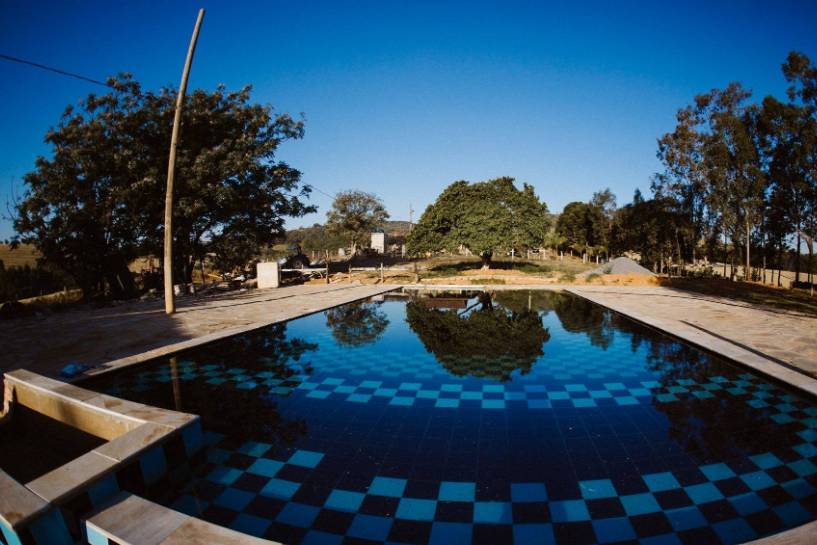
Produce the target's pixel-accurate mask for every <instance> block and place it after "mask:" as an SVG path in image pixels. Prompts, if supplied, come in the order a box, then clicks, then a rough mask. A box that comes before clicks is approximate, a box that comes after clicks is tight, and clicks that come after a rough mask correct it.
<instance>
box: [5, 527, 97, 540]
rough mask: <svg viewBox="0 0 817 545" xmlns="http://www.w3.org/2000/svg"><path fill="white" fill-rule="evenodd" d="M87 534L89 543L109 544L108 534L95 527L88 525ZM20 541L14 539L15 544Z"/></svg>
mask: <svg viewBox="0 0 817 545" xmlns="http://www.w3.org/2000/svg"><path fill="white" fill-rule="evenodd" d="M85 534H86V537H87V538H88V545H109V544H108V536H106V535H103V534H101V533H99V532H97V531H96V530H95V529H93V528H91V527H88V526H86V527H85ZM18 543H20V542H19V541H13V542H12V544H13V545H17V544H18Z"/></svg>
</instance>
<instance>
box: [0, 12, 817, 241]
mask: <svg viewBox="0 0 817 545" xmlns="http://www.w3.org/2000/svg"><path fill="white" fill-rule="evenodd" d="M200 6H203V7H205V8H206V9H207V15H206V16H205V21H204V26H203V28H202V34H201V37H200V41H199V47H198V50H197V52H196V59H195V62H194V66H193V71H192V75H191V83H190V84H191V87H202V88H206V89H212V88H213V87H214V86H215V85H216V84H218V83H220V82H221V83H225V84H226V85H227V86H228V87H230V88H238V87H240V86H241V85H244V84H246V83H251V84H253V85H254V88H255V98H256V100H258V101H261V102H267V103H271V104H273V105H274V106H275V107H276V108H277V109H279V110H282V111H287V112H290V113H294V114H297V113H298V112H303V113H304V114H305V116H306V123H307V125H306V137H305V138H304V139H303V140H301V141H297V142H294V143H291V144H287V145H286V146H285V147H283V148H282V149H281V152H280V158H281V159H283V160H286V161H288V162H289V163H290V164H291V165H292V166H294V167H296V168H298V169H300V170H301V171H302V172H303V173H304V180H305V181H306V182H307V183H310V184H314V185H315V186H316V187H317V188H320V189H321V190H323V191H324V192H326V193H330V194H333V193H334V192H336V191H338V190H340V189H345V188H359V189H363V190H366V191H372V192H375V193H377V194H378V195H380V196H381V197H382V198H383V199H384V201H385V203H386V205H387V207H388V209H389V211H390V212H391V214H392V217H394V218H396V219H406V218H407V216H408V203H409V202H411V203H413V205H414V208H415V210H417V211H418V214H419V212H421V211H422V210H423V209H424V207H425V206H426V205H428V204H429V203H430V202H431V201H433V199H434V198H435V197H436V196H437V194H438V193H439V192H440V191H441V190H442V189H443V188H444V187H445V186H446V185H447V184H449V183H450V182H452V181H454V180H457V179H468V180H472V181H476V180H483V179H487V178H491V177H495V176H500V175H510V176H514V177H516V178H517V179H518V180H522V181H527V182H529V183H532V184H533V185H534V186H535V187H536V189H537V191H538V193H539V195H540V196H541V197H542V198H543V199H544V200H545V201H546V202H547V203H548V205H549V207H550V209H551V210H552V211H560V210H561V209H562V207H563V206H564V205H565V204H566V203H568V202H570V201H573V200H587V199H588V198H589V197H590V196H591V194H592V193H593V191H594V190H596V189H599V188H602V187H605V186H609V187H611V188H612V189H613V191H614V192H615V193H616V194H617V195H618V196H619V201H620V202H626V201H629V199H630V198H631V196H632V193H633V190H634V189H635V188H636V187H639V188H641V189H642V190H646V189H647V188H648V187H649V178H650V176H651V174H652V173H654V172H655V171H656V170H658V169H659V164H658V162H657V160H656V159H655V151H656V143H655V140H656V137H657V136H658V135H660V134H662V133H663V132H666V131H668V130H670V129H671V128H672V127H673V121H674V114H675V111H676V110H677V109H678V108H679V107H681V106H683V105H684V104H686V103H688V102H689V101H690V100H691V98H692V96H693V95H694V94H696V93H699V92H702V91H706V90H709V89H710V88H712V87H718V86H724V85H726V84H727V83H728V82H729V81H731V80H739V81H741V82H743V83H744V84H745V85H747V86H748V87H750V88H751V89H753V90H754V92H755V94H756V95H757V96H758V97H760V96H763V95H765V94H769V93H773V94H777V95H780V96H782V94H783V92H784V90H785V86H786V85H785V81H784V80H783V77H782V75H781V73H780V64H781V63H782V62H783V60H784V59H785V57H786V54H787V53H788V51H790V50H792V49H797V50H800V51H802V52H804V53H806V54H808V55H809V56H811V57H812V59H817V30H815V29H817V2H813V1H801V2H774V3H772V2H768V1H763V2H754V3H753V2H749V1H737V0H735V1H732V2H714V1H710V2H687V1H684V2H658V1H644V2H632V3H630V2H598V3H596V2H563V3H562V2H559V3H549V2H544V1H539V2H491V3H480V2H476V1H470V2H462V3H454V2H451V3H446V4H445V5H441V3H439V2H427V3H426V2H416V1H414V2H409V1H406V2H388V1H377V2H361V1H355V2H338V1H333V2H310V1H295V0H290V1H286V2H283V1H264V2H209V1H201V2H195V3H190V2H186V1H173V2H158V1H156V2H138V1H129V2H99V3H95V2H78V1H72V0H62V1H54V2H45V1H36V2H28V1H23V0H0V52H2V53H6V54H9V55H14V56H19V57H24V58H27V59H31V60H34V61H37V62H41V63H44V64H50V65H54V66H57V67H60V68H64V69H66V70H71V71H76V72H80V73H82V74H85V75H88V76H90V77H94V78H98V79H104V78H105V77H106V76H107V75H110V74H115V73H117V72H120V71H129V72H132V73H134V75H135V76H136V78H137V79H138V80H140V81H141V82H142V83H143V84H144V85H145V86H147V87H151V88H153V87H158V86H160V85H164V84H177V82H178V79H179V76H180V73H181V68H182V63H183V61H184V54H185V51H186V47H187V42H188V40H189V38H190V32H191V29H192V25H193V22H194V20H195V15H196V8H197V7H200ZM91 91H99V89H98V88H95V87H94V86H92V85H90V84H86V83H83V82H79V81H75V80H71V79H68V78H64V77H60V76H57V75H55V74H50V73H47V72H42V71H39V70H36V69H34V68H30V67H27V66H20V65H15V64H9V63H7V62H3V61H0V197H3V199H2V200H3V201H4V200H5V196H6V195H7V194H8V193H9V192H10V187H11V184H12V183H13V182H12V181H13V180H16V183H17V189H18V192H19V190H20V189H21V184H20V179H21V177H22V176H23V175H24V174H25V173H26V172H27V171H29V170H31V169H32V167H33V164H34V159H35V157H36V156H37V155H41V154H47V153H49V150H48V149H47V148H46V147H45V146H44V145H43V143H42V138H43V135H44V134H45V132H46V130H47V129H48V128H49V127H50V126H52V125H54V124H55V123H56V121H57V120H58V119H59V116H60V114H61V112H62V110H63V109H64V107H65V106H66V105H67V104H69V103H74V102H76V100H77V99H79V98H80V97H82V96H84V95H85V94H87V93H88V92H91ZM313 195H314V199H313V200H314V202H315V203H316V204H318V205H319V207H320V212H319V213H318V214H316V215H312V216H309V217H307V218H303V219H298V220H294V221H290V223H289V225H290V226H297V225H302V224H311V223H312V222H313V221H323V218H324V214H325V212H326V209H327V207H328V205H329V202H330V199H329V198H328V197H325V196H324V195H322V194H320V193H318V192H315V193H314V194H313ZM416 217H417V216H416V215H415V218H416ZM10 234H11V228H10V225H9V223H8V222H7V221H0V238H5V237H7V236H10Z"/></svg>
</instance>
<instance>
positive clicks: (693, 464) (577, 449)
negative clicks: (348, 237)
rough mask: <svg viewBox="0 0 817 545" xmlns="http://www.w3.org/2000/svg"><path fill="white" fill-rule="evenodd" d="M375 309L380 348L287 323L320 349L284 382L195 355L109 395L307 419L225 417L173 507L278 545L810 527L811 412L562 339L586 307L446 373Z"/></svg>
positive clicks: (618, 331) (599, 539) (701, 371)
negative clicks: (523, 354) (537, 334)
mask: <svg viewBox="0 0 817 545" xmlns="http://www.w3.org/2000/svg"><path fill="white" fill-rule="evenodd" d="M390 305H391V306H390V307H389V304H387V305H383V306H384V308H388V309H389V312H390V313H389V317H390V319H391V323H392V325H391V326H389V328H388V329H386V332H385V333H384V338H383V339H382V340H381V341H372V342H369V343H368V344H366V343H364V344H361V345H357V346H353V347H350V346H342V345H341V344H340V343H337V342H335V339H334V337H333V335H332V334H331V333H330V332H329V331H327V330H326V329H325V328H323V316H320V315H317V316H313V317H309V318H304V319H301V320H298V321H296V322H292V323H290V324H289V325H288V329H287V339H290V340H295V339H304V340H305V341H308V342H309V343H313V344H314V345H316V346H317V347H318V348H317V349H316V350H314V351H312V352H307V353H304V354H301V356H300V357H299V358H296V359H295V360H290V361H289V366H288V368H289V369H290V370H291V371H290V372H288V373H285V374H282V373H281V372H280V369H278V368H276V367H275V366H274V365H268V364H267V363H265V362H264V360H263V358H258V360H257V361H255V360H254V359H252V358H249V359H248V358H247V357H246V356H243V355H242V356H235V358H234V359H235V361H231V360H230V358H229V357H228V358H227V359H226V360H225V359H224V355H223V354H224V351H220V352H217V353H209V352H201V351H200V352H198V353H194V354H191V355H190V356H187V355H184V357H180V358H179V360H178V362H176V364H175V368H174V369H173V370H170V369H169V367H168V366H166V365H165V366H162V365H155V366H153V367H148V368H142V369H139V370H134V372H132V373H130V374H129V375H123V376H121V377H120V378H119V379H117V380H116V381H114V382H112V383H111V384H109V385H108V386H107V389H108V391H111V392H114V393H118V394H120V395H122V396H124V397H129V396H130V397H136V398H139V399H150V400H153V401H154V402H157V400H159V399H172V398H171V397H170V396H168V395H167V394H165V395H166V396H167V397H165V398H158V397H152V398H151V397H150V396H154V395H157V393H158V392H166V393H169V392H170V391H171V384H172V383H173V382H174V381H175V382H176V383H177V387H178V388H181V393H182V396H181V397H182V398H183V399H184V398H185V395H190V394H186V392H191V393H192V394H193V396H192V397H193V398H194V399H195V400H196V402H201V403H202V405H200V409H201V410H209V405H208V403H207V400H208V399H214V398H216V396H217V398H219V399H230V398H231V396H237V397H236V399H239V400H245V399H248V397H247V396H250V398H251V399H257V400H261V401H263V403H264V404H263V405H262V406H261V407H255V406H253V407H254V409H253V410H261V411H266V412H267V413H268V414H267V415H266V416H265V417H264V418H270V416H269V415H274V417H273V420H275V419H280V420H281V421H286V422H292V423H297V422H302V423H303V424H304V427H305V428H306V431H305V432H304V433H303V435H301V436H298V437H295V438H285V437H283V436H281V435H280V431H279V427H280V425H279V424H276V426H275V427H274V428H273V432H272V433H270V432H269V431H264V430H263V429H261V428H262V427H263V425H264V423H265V420H264V419H263V418H258V422H257V424H256V425H257V426H258V427H259V430H258V431H257V432H255V433H253V432H249V433H243V434H238V433H236V432H235V431H233V429H232V428H233V427H234V424H235V422H230V421H229V420H227V419H225V422H223V423H220V424H219V425H220V431H221V433H216V432H214V431H211V432H210V433H208V434H207V442H208V445H209V446H208V450H207V461H206V463H204V464H202V465H201V466H200V467H199V468H198V471H197V478H196V479H194V480H193V481H191V482H189V483H188V484H187V485H186V486H185V487H184V488H183V490H181V491H180V492H179V493H178V494H176V497H175V498H174V499H173V500H172V502H171V504H172V506H173V507H175V508H177V509H179V510H181V511H184V512H186V513H189V514H192V515H195V516H199V517H202V518H205V519H206V520H209V521H211V522H215V523H218V524H221V525H224V526H228V527H232V528H235V529H239V530H241V531H244V532H247V533H250V534H253V535H257V536H262V537H266V538H270V539H273V540H276V541H280V542H283V543H288V544H301V543H304V544H313V543H318V544H319V543H343V544H361V543H404V544H420V545H423V544H432V543H434V544H436V543H440V544H442V543H444V544H446V545H450V544H456V543H491V544H497V543H515V544H529V543H549V544H551V543H552V544H576V545H581V544H593V543H618V544H623V543H630V544H632V543H639V544H644V545H649V544H653V545H655V544H665V543H666V544H670V543H673V544H685V545H707V544H713V545H723V544H726V545H731V544H734V543H741V542H744V541H746V540H750V539H754V538H757V537H761V536H765V535H769V534H771V533H775V532H778V531H781V530H783V529H786V528H791V527H793V526H797V525H799V524H802V523H803V522H807V521H810V520H814V519H815V518H817V405H815V404H814V402H813V401H812V400H808V399H805V398H802V397H800V396H798V395H796V394H794V393H792V392H791V391H789V390H787V389H785V388H783V387H781V386H779V385H777V384H775V383H772V382H769V381H767V380H764V379H763V378H762V377H759V376H757V375H754V374H752V373H748V372H745V371H744V370H741V369H740V368H737V367H733V366H731V365H729V364H726V363H725V362H722V361H720V360H717V359H716V358H713V357H711V356H708V355H706V354H703V353H701V352H698V351H696V350H694V349H692V348H689V347H684V346H683V345H679V344H678V343H675V342H674V341H672V340H671V339H666V338H662V337H660V336H659V335H656V334H655V333H654V332H652V331H650V330H646V329H645V328H641V327H640V326H637V325H635V324H633V323H631V322H628V321H622V322H614V321H613V318H614V316H612V315H610V314H609V313H606V314H605V313H602V315H601V316H602V318H603V320H601V321H602V322H603V323H606V324H607V326H606V327H607V328H608V329H609V331H607V330H602V331H600V330H599V328H598V327H596V326H591V325H588V324H587V323H585V322H581V327H578V325H577V320H578V319H579V318H581V320H585V321H586V320H587V319H588V318H587V316H586V315H587V312H585V311H584V310H586V309H580V310H582V312H581V313H579V314H577V316H578V318H577V317H576V316H574V317H572V318H571V320H572V321H571V326H570V328H568V327H567V326H565V325H564V322H563V320H567V318H566V317H558V319H557V316H556V315H554V313H553V312H550V313H548V312H547V311H542V312H541V316H542V317H543V323H544V324H545V325H546V326H547V328H548V330H549V336H550V339H549V340H548V341H547V342H546V343H545V344H544V345H543V354H542V355H541V356H539V357H538V358H537V359H536V361H535V363H534V364H533V365H532V366H530V367H527V366H525V367H520V368H519V369H517V370H515V371H512V372H511V373H510V374H507V369H508V366H509V365H510V367H511V368H512V367H513V358H511V357H508V356H505V355H502V356H498V357H496V358H494V360H498V361H490V360H491V358H486V357H479V356H474V355H469V356H463V355H458V356H456V357H454V356H445V358H444V361H442V360H438V359H437V358H438V357H437V356H435V355H433V354H431V353H430V352H428V351H427V350H425V349H424V348H423V346H422V345H420V344H419V343H418V342H417V339H416V338H415V337H413V336H412V335H411V334H409V333H408V332H407V330H406V326H405V323H404V322H403V321H402V317H403V313H402V308H403V303H391V304H390ZM605 320H606V322H605ZM599 327H600V326H599ZM273 347H274V345H273ZM236 350H237V351H238V352H240V351H241V347H240V346H238V345H237V347H236ZM272 350H274V348H270V353H272ZM275 362H276V365H277V364H279V363H280V362H281V358H277V359H276V360H275ZM452 369H453V370H456V372H454V371H452ZM496 369H500V370H501V376H502V377H503V379H500V378H499V376H500V375H499V374H497V375H496V377H495V378H491V376H490V372H495V371H496ZM486 373H487V374H488V375H486ZM504 377H510V378H507V379H506V378H504ZM238 396H240V397H238ZM199 400H201V401H199ZM237 403H240V401H238V402H237ZM273 408H274V409H273ZM187 409H188V410H190V411H191V412H200V411H197V410H196V409H195V408H194V407H188V408H187ZM217 416H218V413H217V412H215V411H214V412H213V414H212V415H211V416H210V419H211V423H212V422H213V418H214V417H217ZM203 419H204V420H203V421H204V422H205V427H206V426H207V419H206V418H204V416H203ZM276 421H277V420H276Z"/></svg>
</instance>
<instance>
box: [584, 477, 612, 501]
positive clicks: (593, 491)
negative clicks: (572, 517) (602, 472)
mask: <svg viewBox="0 0 817 545" xmlns="http://www.w3.org/2000/svg"><path fill="white" fill-rule="evenodd" d="M579 490H580V491H581V493H582V498H584V499H586V500H597V499H601V498H614V497H616V496H618V494H617V493H616V489H615V488H614V487H613V483H612V482H610V480H609V479H598V480H594V481H581V482H579Z"/></svg>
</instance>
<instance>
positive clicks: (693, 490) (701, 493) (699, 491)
mask: <svg viewBox="0 0 817 545" xmlns="http://www.w3.org/2000/svg"><path fill="white" fill-rule="evenodd" d="M684 490H685V491H686V493H687V495H688V496H689V497H690V499H691V500H692V501H693V502H694V503H697V504H701V503H707V502H710V501H715V500H720V499H723V494H721V491H720V490H718V487H716V486H715V485H714V484H712V483H701V484H694V485H692V486H687V487H685V488H684Z"/></svg>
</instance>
